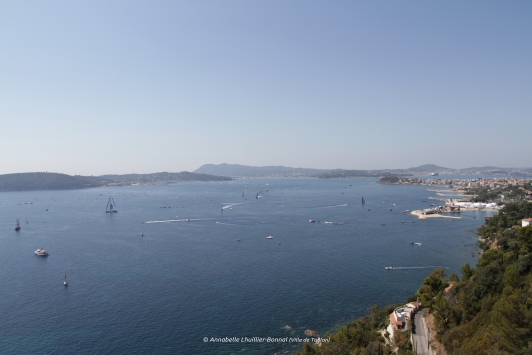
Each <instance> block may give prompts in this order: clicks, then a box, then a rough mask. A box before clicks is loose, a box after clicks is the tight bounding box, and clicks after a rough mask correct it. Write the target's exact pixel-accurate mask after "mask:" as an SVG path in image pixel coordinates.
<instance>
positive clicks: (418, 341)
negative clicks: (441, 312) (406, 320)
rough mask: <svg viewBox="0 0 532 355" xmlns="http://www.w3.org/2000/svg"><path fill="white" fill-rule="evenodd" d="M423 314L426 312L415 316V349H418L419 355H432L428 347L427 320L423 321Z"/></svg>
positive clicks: (413, 333) (420, 312)
mask: <svg viewBox="0 0 532 355" xmlns="http://www.w3.org/2000/svg"><path fill="white" fill-rule="evenodd" d="M423 314H425V310H424V309H423V310H421V311H419V312H417V313H416V315H415V316H414V324H413V330H414V329H415V331H414V332H412V335H413V339H412V340H413V343H414V344H412V345H413V346H414V349H416V351H417V354H418V355H430V352H429V347H428V340H429V339H428V335H427V332H426V327H425V320H424V319H423Z"/></svg>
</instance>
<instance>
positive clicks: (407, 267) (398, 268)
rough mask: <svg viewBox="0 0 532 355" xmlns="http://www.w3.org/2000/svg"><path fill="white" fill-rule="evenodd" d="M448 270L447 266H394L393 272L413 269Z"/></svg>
mask: <svg viewBox="0 0 532 355" xmlns="http://www.w3.org/2000/svg"><path fill="white" fill-rule="evenodd" d="M440 268H441V269H448V267H447V266H393V270H411V269H440Z"/></svg>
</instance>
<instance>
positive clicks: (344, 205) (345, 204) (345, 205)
mask: <svg viewBox="0 0 532 355" xmlns="http://www.w3.org/2000/svg"><path fill="white" fill-rule="evenodd" d="M347 206H349V204H348V203H344V204H343V205H334V206H321V207H318V208H335V207H347Z"/></svg>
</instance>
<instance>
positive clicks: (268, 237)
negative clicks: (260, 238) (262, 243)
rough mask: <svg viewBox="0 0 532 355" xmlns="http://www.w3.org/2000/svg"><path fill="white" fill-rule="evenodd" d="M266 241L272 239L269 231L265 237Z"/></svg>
mask: <svg viewBox="0 0 532 355" xmlns="http://www.w3.org/2000/svg"><path fill="white" fill-rule="evenodd" d="M266 239H273V237H272V236H271V234H270V231H268V236H267V237H266Z"/></svg>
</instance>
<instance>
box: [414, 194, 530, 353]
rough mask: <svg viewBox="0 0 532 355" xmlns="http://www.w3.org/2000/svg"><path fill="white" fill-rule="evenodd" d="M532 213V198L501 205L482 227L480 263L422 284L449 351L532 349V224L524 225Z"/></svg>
mask: <svg viewBox="0 0 532 355" xmlns="http://www.w3.org/2000/svg"><path fill="white" fill-rule="evenodd" d="M531 216H532V203H520V204H510V205H508V206H506V207H504V208H502V209H501V211H500V212H499V215H497V216H494V217H492V218H489V219H487V220H486V222H485V225H484V226H482V227H480V228H479V229H478V233H479V235H481V236H482V237H484V248H485V249H486V252H484V254H483V255H482V257H481V258H480V260H479V261H478V263H477V266H476V268H471V267H470V265H469V264H466V265H464V266H463V267H462V280H461V281H459V280H458V277H457V276H456V275H454V276H453V275H452V280H451V278H449V280H448V281H447V280H446V278H445V276H444V275H443V273H442V274H441V275H439V279H440V281H441V286H440V283H439V282H438V281H437V280H436V279H437V278H438V277H433V280H432V282H431V284H433V285H434V286H435V287H434V288H433V289H427V288H425V287H422V288H420V289H419V291H418V295H419V296H420V298H422V300H423V302H422V304H423V305H424V306H428V307H430V311H431V312H432V314H433V315H434V323H435V327H436V329H435V330H436V332H437V339H438V340H439V341H440V342H441V343H442V344H443V345H444V347H445V350H446V351H447V354H449V355H453V354H478V355H482V354H532V308H531V307H532V275H531V274H530V270H531V269H532V226H527V227H521V219H522V218H526V217H531ZM432 276H434V275H432ZM427 279H428V278H427ZM426 281H427V280H426ZM449 282H452V287H450V289H448V291H447V292H445V291H444V287H446V286H447V285H451V284H450V283H449Z"/></svg>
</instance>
